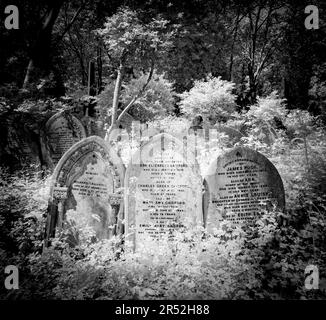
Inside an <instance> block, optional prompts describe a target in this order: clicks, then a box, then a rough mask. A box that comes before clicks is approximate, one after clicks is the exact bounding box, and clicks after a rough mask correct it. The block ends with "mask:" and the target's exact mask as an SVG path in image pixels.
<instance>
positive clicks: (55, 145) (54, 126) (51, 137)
mask: <svg viewBox="0 0 326 320" xmlns="http://www.w3.org/2000/svg"><path fill="white" fill-rule="evenodd" d="M44 131H45V132H44V135H43V140H44V141H43V142H44V143H43V149H44V150H43V153H44V154H45V155H46V156H45V158H46V159H47V162H48V163H50V164H52V165H53V166H54V165H56V164H57V163H58V162H59V160H60V158H61V157H62V156H63V154H64V153H65V152H66V151H67V150H68V149H69V148H70V147H72V146H73V145H74V144H75V143H76V142H78V141H80V140H81V139H83V138H86V136H87V134H86V130H85V127H84V125H83V124H82V122H81V121H80V120H79V119H78V118H76V117H75V116H73V115H71V114H69V113H68V112H60V113H57V114H55V115H53V116H52V117H51V118H50V119H49V120H48V121H47V123H46V124H45V130H44Z"/></svg>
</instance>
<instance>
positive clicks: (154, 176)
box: [125, 133, 203, 249]
mask: <svg viewBox="0 0 326 320" xmlns="http://www.w3.org/2000/svg"><path fill="white" fill-rule="evenodd" d="M189 155H191V156H189ZM125 211H126V215H125V216H126V234H127V237H128V238H127V239H128V240H130V241H131V243H132V245H133V248H134V249H136V248H137V247H138V245H139V244H140V243H144V242H145V241H146V240H159V239H160V236H166V237H170V236H172V235H173V231H174V230H176V229H179V228H181V227H184V226H193V225H198V224H199V225H202V222H203V218H202V179H201V176H200V174H199V168H198V164H197V162H196V160H195V157H194V155H193V154H192V152H191V151H190V152H186V150H185V149H184V146H183V144H182V143H181V142H180V141H179V140H178V139H176V138H175V137H172V136H171V135H168V134H166V133H160V134H158V135H155V136H154V137H152V138H151V139H150V140H149V141H148V142H146V143H144V144H143V145H141V147H140V149H139V150H138V152H136V154H134V156H133V157H132V160H131V162H130V164H129V166H128V169H127V171H126V176H125Z"/></svg>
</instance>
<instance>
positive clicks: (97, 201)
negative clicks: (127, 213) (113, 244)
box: [47, 136, 124, 239]
mask: <svg viewBox="0 0 326 320" xmlns="http://www.w3.org/2000/svg"><path fill="white" fill-rule="evenodd" d="M123 178H124V166H123V164H122V162H121V159H120V158H119V157H118V156H117V155H116V154H115V153H114V151H113V150H111V149H109V148H108V147H107V145H106V142H105V141H104V140H103V139H102V138H100V137H96V136H92V137H88V138H86V139H83V140H82V141H80V142H78V143H76V144H75V145H74V146H73V147H72V148H71V149H69V150H68V151H67V152H66V153H65V154H64V156H63V157H62V158H61V160H60V161H59V163H58V164H57V166H56V168H55V170H54V173H53V176H52V185H51V190H50V201H49V207H48V219H47V239H49V238H50V237H53V236H54V234H55V230H56V228H59V229H61V228H62V226H63V221H64V220H65V219H66V213H67V211H68V210H70V209H73V210H75V211H74V212H76V214H77V219H78V220H79V221H84V222H85V225H87V226H90V227H91V228H93V230H94V231H95V233H96V236H97V238H99V239H104V238H110V237H111V236H112V235H113V234H115V232H116V231H117V230H116V228H117V226H118V223H119V221H117V219H118V218H120V219H122V218H123V217H118V211H119V210H120V209H121V208H122V204H123V198H122V196H120V200H119V190H121V188H122V187H123ZM120 202H121V207H120V208H119V205H120Z"/></svg>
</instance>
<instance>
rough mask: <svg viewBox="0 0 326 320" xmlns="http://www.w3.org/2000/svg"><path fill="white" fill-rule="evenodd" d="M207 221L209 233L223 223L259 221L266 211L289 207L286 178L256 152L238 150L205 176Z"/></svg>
mask: <svg viewBox="0 0 326 320" xmlns="http://www.w3.org/2000/svg"><path fill="white" fill-rule="evenodd" d="M205 182H206V187H207V192H206V194H205V196H204V208H205V209H204V211H205V212H204V217H205V218H204V219H205V225H206V227H207V229H208V230H209V231H212V230H213V228H214V227H217V228H218V226H219V224H220V222H221V221H223V220H225V219H226V220H229V221H231V222H233V223H234V224H241V223H243V222H244V221H255V220H256V219H257V218H258V217H259V216H260V214H261V212H262V210H263V209H264V208H265V209H269V208H271V207H273V206H274V205H275V206H276V208H278V210H281V211H282V210H283V209H284V207H285V195H284V187H283V182H282V179H281V177H280V175H279V173H278V171H277V170H276V168H275V167H274V165H273V164H272V163H271V162H270V161H269V160H268V159H267V158H266V157H265V156H263V155H262V154H260V153H259V152H256V151H254V150H251V149H248V148H244V147H238V148H235V149H233V150H232V151H229V152H226V153H225V154H224V155H222V156H220V157H218V158H217V160H216V161H214V162H213V163H212V164H211V165H210V167H209V169H208V171H207V173H206V176H205Z"/></svg>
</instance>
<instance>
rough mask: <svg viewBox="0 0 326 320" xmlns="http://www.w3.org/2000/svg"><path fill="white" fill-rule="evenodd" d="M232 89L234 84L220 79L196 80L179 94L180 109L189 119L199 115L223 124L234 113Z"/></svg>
mask: <svg viewBox="0 0 326 320" xmlns="http://www.w3.org/2000/svg"><path fill="white" fill-rule="evenodd" d="M234 87H235V84H234V83H232V82H229V81H226V80H222V79H221V77H218V78H214V77H212V76H208V77H207V78H206V79H205V80H201V81H198V80H197V81H195V83H194V86H193V87H192V88H191V89H190V90H189V91H186V92H184V93H182V94H180V98H181V101H180V109H181V111H182V112H183V113H184V114H185V115H186V116H188V117H190V118H192V117H194V116H195V115H196V114H201V115H202V116H203V117H204V118H206V119H208V118H209V117H211V118H213V119H215V121H216V120H218V121H222V122H224V121H226V120H227V119H229V117H230V115H231V114H232V113H233V112H234V111H235V107H236V104H235V99H236V96H235V95H234V94H233V93H232V91H233V90H234Z"/></svg>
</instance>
